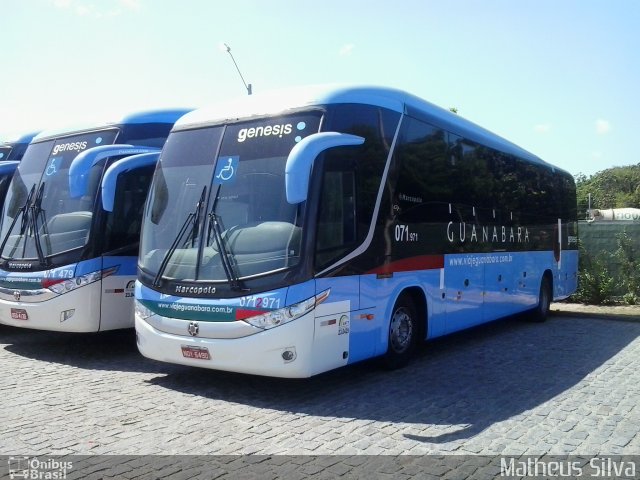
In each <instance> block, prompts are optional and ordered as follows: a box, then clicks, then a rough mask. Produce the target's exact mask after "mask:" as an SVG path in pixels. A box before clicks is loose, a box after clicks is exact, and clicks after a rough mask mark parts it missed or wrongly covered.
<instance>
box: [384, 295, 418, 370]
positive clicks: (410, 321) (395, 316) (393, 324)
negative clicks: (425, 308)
mask: <svg viewBox="0 0 640 480" xmlns="http://www.w3.org/2000/svg"><path fill="white" fill-rule="evenodd" d="M418 332H419V328H418V318H417V314H416V308H415V305H414V304H413V301H412V300H411V298H410V297H409V296H408V295H401V296H400V297H399V298H398V300H397V301H396V303H395V305H394V306H393V310H392V313H391V320H390V322H389V334H388V345H387V353H386V354H385V355H384V357H383V364H384V366H385V367H386V368H389V369H396V368H401V367H404V366H405V365H406V364H407V363H408V362H409V360H410V359H411V356H412V355H413V352H414V350H415V348H416V344H417V341H418V335H419V333H418Z"/></svg>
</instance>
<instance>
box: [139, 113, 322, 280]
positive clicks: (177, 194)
mask: <svg viewBox="0 0 640 480" xmlns="http://www.w3.org/2000/svg"><path fill="white" fill-rule="evenodd" d="M320 117H321V112H319V111H315V112H307V113H299V114H295V115H291V116H282V117H271V118H268V119H262V120H257V121H251V122H242V123H237V124H232V125H226V126H213V127H208V128H201V129H197V130H186V131H178V132H174V133H172V134H171V135H170V136H169V138H168V140H167V143H166V144H165V148H164V150H163V153H162V157H161V159H160V163H159V164H158V168H157V170H156V173H155V176H154V180H153V183H152V187H151V191H150V194H149V198H148V203H147V208H146V209H145V215H146V218H145V221H144V222H143V225H144V228H143V232H142V239H141V246H140V267H141V268H142V269H143V270H145V271H146V272H147V273H149V274H151V275H154V276H156V280H157V281H158V280H159V279H160V278H161V277H162V278H167V279H179V280H194V281H195V280H201V281H210V282H231V284H233V283H234V282H236V281H237V280H238V279H242V278H247V277H251V276H256V275H262V274H265V273H269V272H274V271H278V270H282V269H285V268H289V267H292V266H294V265H296V264H297V263H298V260H299V258H300V257H299V255H300V243H301V228H302V220H303V218H302V216H303V210H302V208H301V207H300V206H299V205H292V204H289V203H287V200H286V194H285V180H284V171H285V163H286V160H287V156H288V154H289V152H290V151H291V149H292V148H293V146H294V145H295V144H296V142H299V141H300V140H301V139H302V138H303V137H305V136H307V135H310V134H312V133H316V132H317V131H318V129H319V125H320Z"/></svg>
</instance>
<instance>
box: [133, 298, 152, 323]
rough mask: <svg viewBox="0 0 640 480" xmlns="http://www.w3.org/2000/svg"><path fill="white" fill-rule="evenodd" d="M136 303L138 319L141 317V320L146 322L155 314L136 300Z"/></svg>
mask: <svg viewBox="0 0 640 480" xmlns="http://www.w3.org/2000/svg"><path fill="white" fill-rule="evenodd" d="M134 303H135V311H136V317H140V319H141V320H146V319H147V318H149V317H150V316H151V315H153V312H152V311H151V310H149V309H148V308H147V307H145V306H144V304H143V303H142V302H140V300H136V301H135V302H134Z"/></svg>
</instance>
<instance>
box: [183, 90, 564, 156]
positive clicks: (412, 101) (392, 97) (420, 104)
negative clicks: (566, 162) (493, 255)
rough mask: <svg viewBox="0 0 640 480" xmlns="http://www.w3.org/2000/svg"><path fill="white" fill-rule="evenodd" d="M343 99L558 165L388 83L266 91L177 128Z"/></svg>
mask: <svg viewBox="0 0 640 480" xmlns="http://www.w3.org/2000/svg"><path fill="white" fill-rule="evenodd" d="M339 103H361V104H367V105H376V106H379V107H383V108H387V109H390V110H394V111H396V112H399V113H407V114H410V115H413V116H417V117H418V118H420V119H424V120H426V121H429V122H430V123H433V124H435V125H437V126H440V127H442V128H445V129H446V130H448V131H450V132H451V133H455V134H458V135H460V136H462V137H464V138H467V139H469V140H472V141H475V142H478V143H481V144H483V145H487V146H489V147H492V148H495V149H496V150H499V151H502V152H504V153H509V154H512V155H516V156H518V157H520V158H522V159H526V160H528V161H530V162H534V163H539V164H543V165H547V166H549V167H550V168H554V167H552V166H551V165H550V164H548V163H546V162H545V161H544V160H542V159H540V158H539V157H537V156H536V155H533V154H532V153H530V152H528V151H526V150H524V149H523V148H521V147H518V146H517V145H515V144H513V143H512V142H510V141H508V140H506V139H504V138H502V137H500V136H498V135H496V134H494V133H492V132H490V131H489V130H486V129H485V128H483V127H480V126H478V125H476V124H475V123H473V122H471V121H469V120H466V119H465V118H463V117H461V116H460V115H458V114H455V113H452V112H450V111H449V110H446V109H444V108H441V107H438V106H437V105H434V104H433V103H430V102H427V101H426V100H423V99H421V98H419V97H416V96H415V95H412V94H410V93H407V92H404V91H402V90H397V89H393V88H386V87H376V86H336V85H316V86H310V87H296V88H291V89H284V90H276V91H272V92H265V93H262V94H256V95H251V96H245V97H241V98H238V99H235V100H231V101H225V102H221V103H218V104H215V105H212V106H210V107H205V108H201V109H198V110H194V111H193V112H191V113H188V114H187V115H185V116H184V117H182V118H181V119H180V120H179V121H178V122H176V124H175V127H174V129H175V130H182V129H188V128H195V127H198V126H204V125H207V124H213V123H221V122H232V121H236V120H238V119H241V118H250V117H256V116H265V115H277V114H286V113H287V112H288V111H290V110H297V109H301V108H305V107H313V106H320V105H329V104H339Z"/></svg>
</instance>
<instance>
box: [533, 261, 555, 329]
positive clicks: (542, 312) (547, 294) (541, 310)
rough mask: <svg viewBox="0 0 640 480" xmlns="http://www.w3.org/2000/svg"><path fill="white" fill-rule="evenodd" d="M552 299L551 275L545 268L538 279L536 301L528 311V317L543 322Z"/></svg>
mask: <svg viewBox="0 0 640 480" xmlns="http://www.w3.org/2000/svg"><path fill="white" fill-rule="evenodd" d="M552 301H553V275H552V273H551V271H550V270H545V272H544V273H543V274H542V278H541V279H540V290H539V291H538V303H537V305H536V307H535V308H534V309H533V310H532V311H531V312H530V316H529V318H530V319H531V321H533V322H539V323H540V322H544V321H545V320H546V319H547V316H548V315H549V310H550V309H551V302H552Z"/></svg>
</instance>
